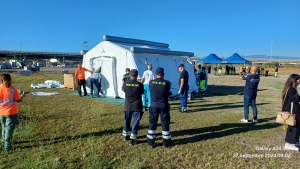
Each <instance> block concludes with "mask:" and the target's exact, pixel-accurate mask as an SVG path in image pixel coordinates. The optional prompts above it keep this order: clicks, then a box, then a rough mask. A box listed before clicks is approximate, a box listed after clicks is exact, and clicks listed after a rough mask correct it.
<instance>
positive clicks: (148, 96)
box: [142, 84, 151, 107]
mask: <svg viewBox="0 0 300 169" xmlns="http://www.w3.org/2000/svg"><path fill="white" fill-rule="evenodd" d="M147 99H148V106H147V105H146V100H147ZM142 102H143V106H147V107H150V105H151V94H150V88H149V84H144V94H143V96H142Z"/></svg>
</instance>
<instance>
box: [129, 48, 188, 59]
mask: <svg viewBox="0 0 300 169" xmlns="http://www.w3.org/2000/svg"><path fill="white" fill-rule="evenodd" d="M130 52H132V53H150V54H161V55H175V56H189V57H193V56H194V53H191V52H181V51H171V50H159V49H148V48H139V47H130Z"/></svg>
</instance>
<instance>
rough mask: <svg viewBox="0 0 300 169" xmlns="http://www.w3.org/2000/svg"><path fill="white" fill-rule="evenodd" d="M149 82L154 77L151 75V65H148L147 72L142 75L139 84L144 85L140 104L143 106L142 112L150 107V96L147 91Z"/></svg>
mask: <svg viewBox="0 0 300 169" xmlns="http://www.w3.org/2000/svg"><path fill="white" fill-rule="evenodd" d="M150 80H154V75H153V73H152V64H148V70H146V71H145V72H144V73H143V77H142V80H141V83H143V84H144V94H143V96H142V102H143V106H144V111H147V107H148V108H149V107H150V105H151V94H150V89H149V82H150ZM146 98H147V99H148V105H146V100H147V99H146Z"/></svg>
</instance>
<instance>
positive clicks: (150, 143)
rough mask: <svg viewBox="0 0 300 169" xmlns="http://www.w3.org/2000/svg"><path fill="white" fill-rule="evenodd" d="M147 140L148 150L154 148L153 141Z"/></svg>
mask: <svg viewBox="0 0 300 169" xmlns="http://www.w3.org/2000/svg"><path fill="white" fill-rule="evenodd" d="M147 140H148V145H149V147H150V148H154V143H155V139H149V138H147Z"/></svg>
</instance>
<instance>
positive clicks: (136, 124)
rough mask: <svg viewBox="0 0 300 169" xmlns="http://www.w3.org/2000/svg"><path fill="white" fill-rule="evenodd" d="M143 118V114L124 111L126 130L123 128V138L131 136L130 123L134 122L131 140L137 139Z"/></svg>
mask: <svg viewBox="0 0 300 169" xmlns="http://www.w3.org/2000/svg"><path fill="white" fill-rule="evenodd" d="M142 116H143V112H134V111H124V119H125V120H124V128H123V136H129V130H130V122H131V119H132V117H133V120H132V130H131V138H132V139H136V138H137V133H138V130H139V126H140V120H141V118H142Z"/></svg>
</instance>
